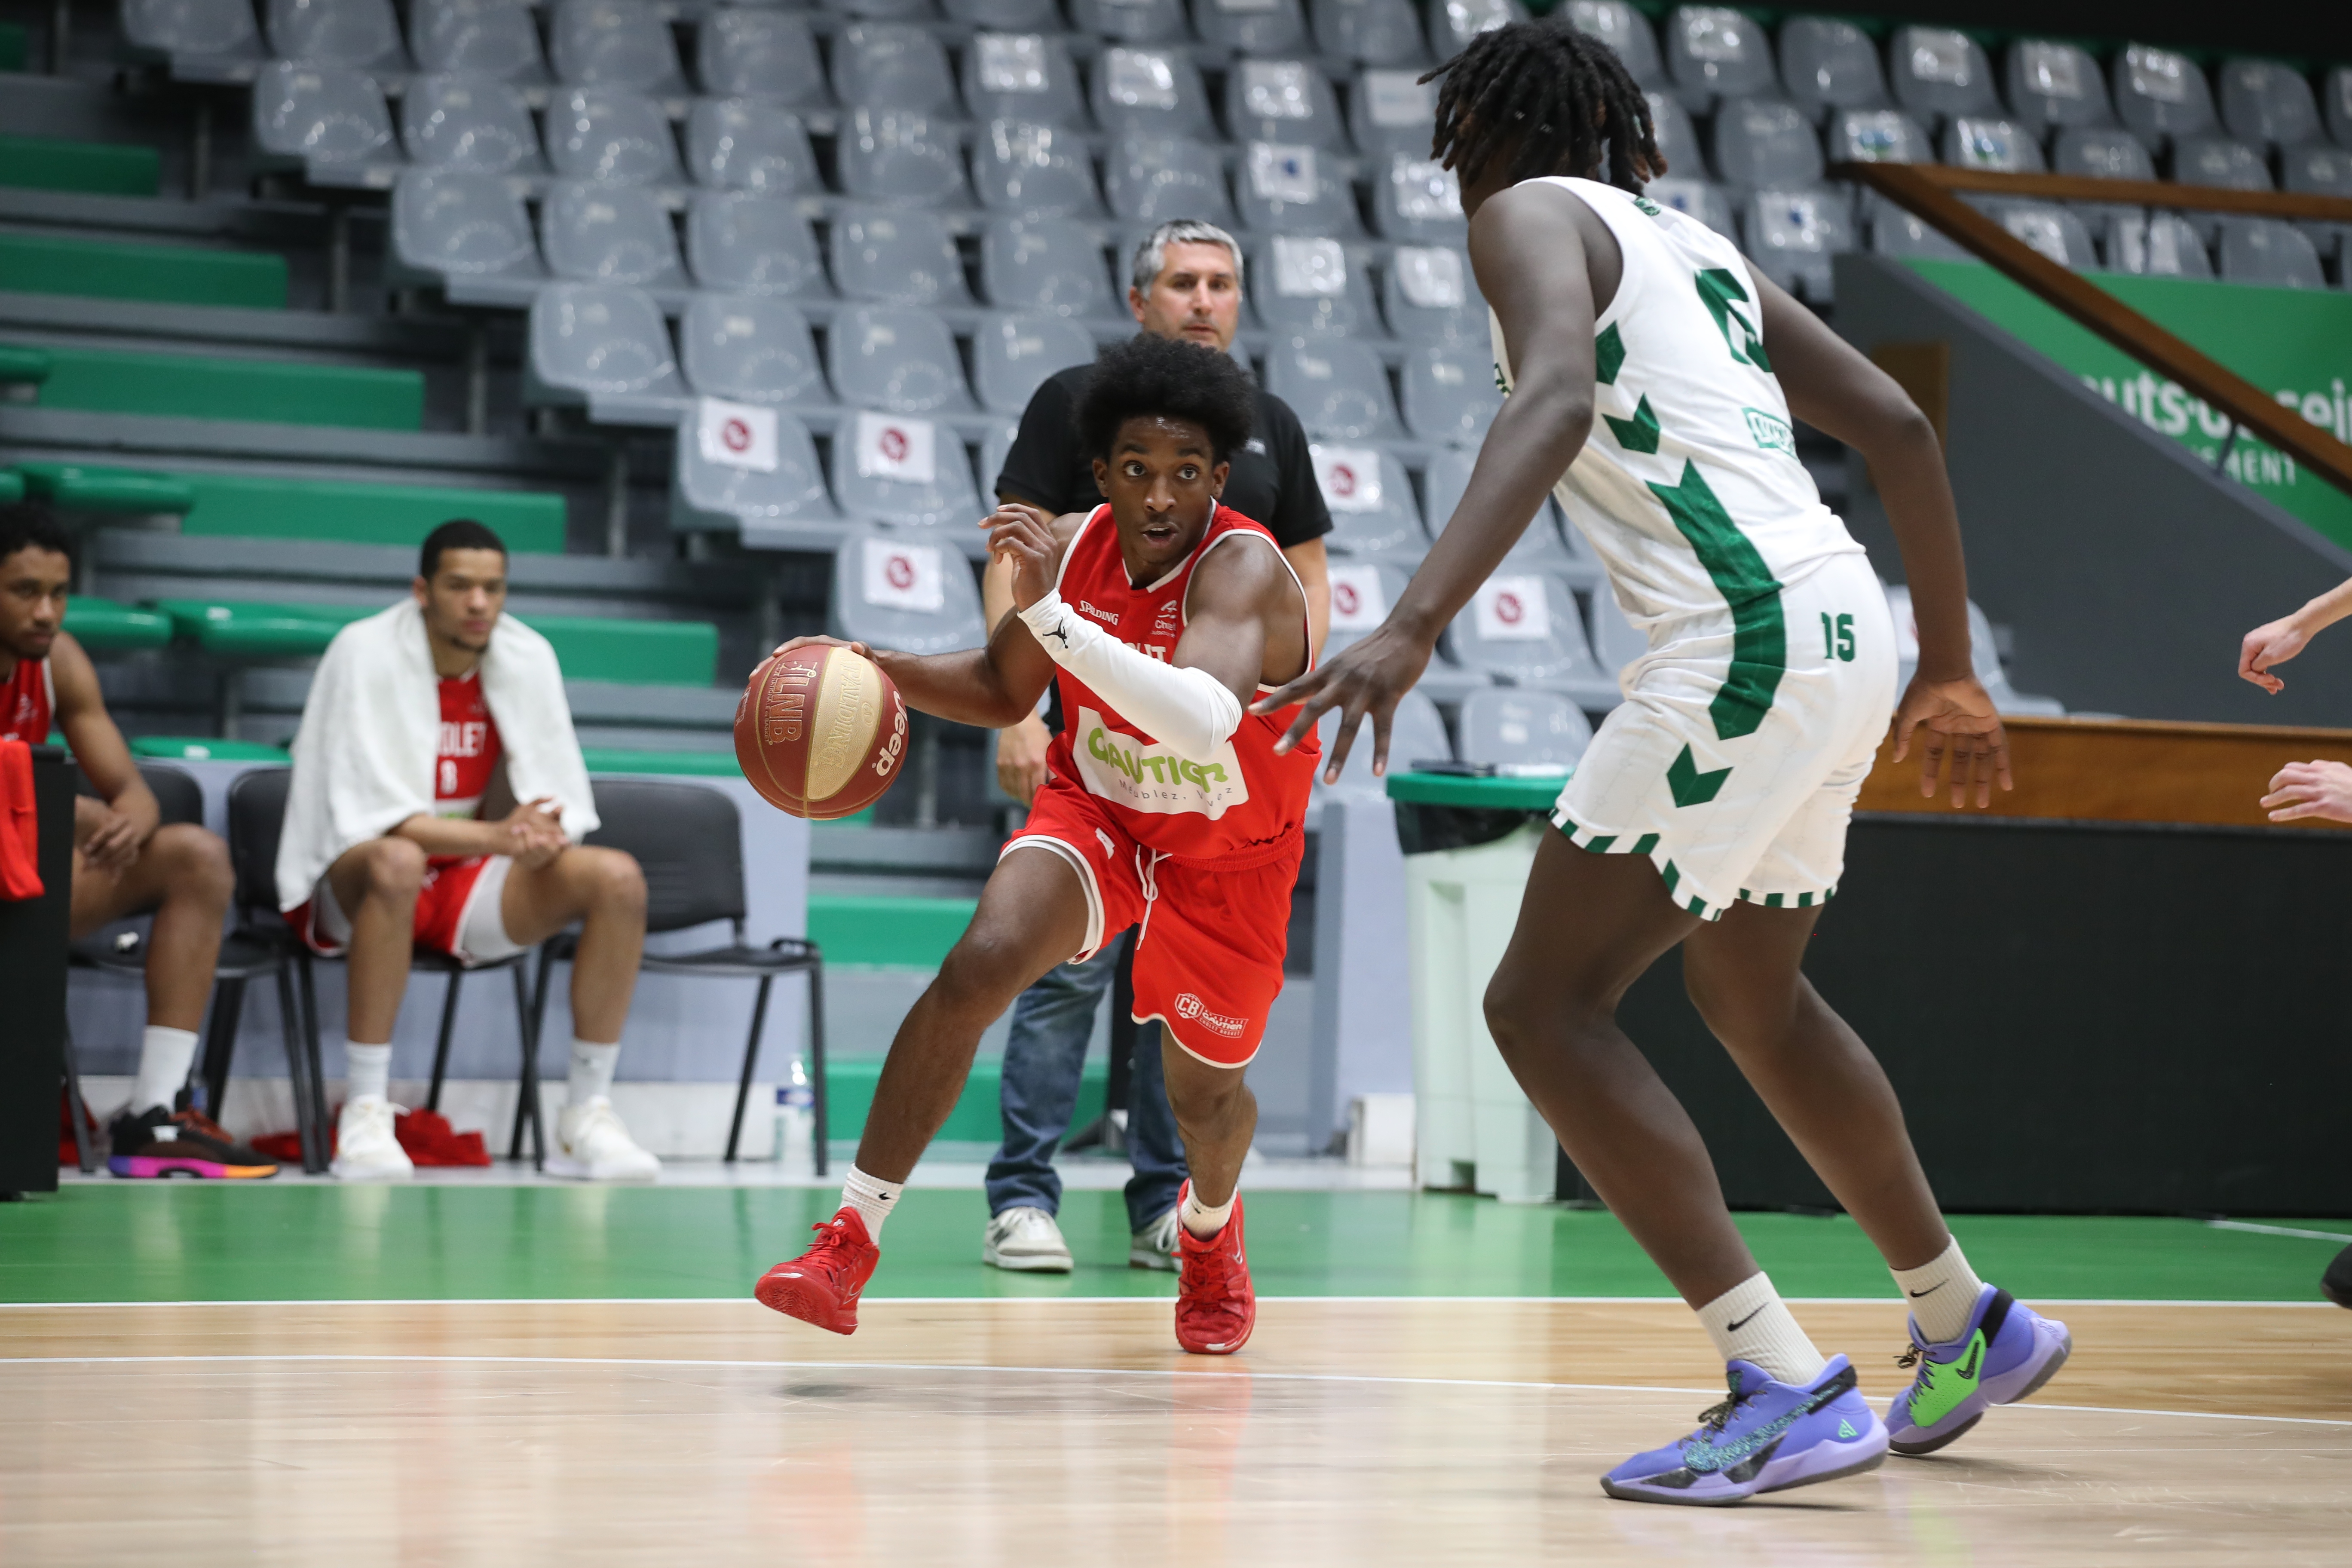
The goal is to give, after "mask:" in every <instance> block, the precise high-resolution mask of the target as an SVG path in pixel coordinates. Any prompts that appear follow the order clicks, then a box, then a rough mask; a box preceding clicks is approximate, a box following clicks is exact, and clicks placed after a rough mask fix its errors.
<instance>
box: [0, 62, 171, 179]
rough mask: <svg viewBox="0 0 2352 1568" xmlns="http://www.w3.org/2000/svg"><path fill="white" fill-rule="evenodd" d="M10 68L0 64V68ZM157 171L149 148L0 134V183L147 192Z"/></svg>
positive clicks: (160, 174) (160, 170) (159, 171)
mask: <svg viewBox="0 0 2352 1568" xmlns="http://www.w3.org/2000/svg"><path fill="white" fill-rule="evenodd" d="M5 47H6V46H5V43H0V55H5ZM5 69H11V67H9V66H6V65H5V64H0V70H5ZM162 184H163V160H162V159H161V158H160V157H158V156H157V155H156V153H155V149H154V148H152V147H139V146H130V145H125V144H123V143H121V142H67V141H63V140H60V139H58V138H56V137H49V136H0V185H16V186H18V187H20V188H22V189H26V190H35V191H80V192H83V193H85V194H87V195H96V196H152V195H154V194H155V193H156V191H157V190H159V189H160V188H161V187H162Z"/></svg>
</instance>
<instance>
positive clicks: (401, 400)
mask: <svg viewBox="0 0 2352 1568" xmlns="http://www.w3.org/2000/svg"><path fill="white" fill-rule="evenodd" d="M5 156H6V153H5V150H0V158H5ZM25 355H38V356H39V358H40V362H41V363H39V364H38V365H37V366H36V365H34V364H33V363H31V362H30V361H26V371H27V372H28V373H29V372H30V371H31V370H34V369H38V370H39V371H40V373H41V374H13V371H12V367H13V366H14V365H15V363H16V361H17V359H18V357H19V356H25ZM10 380H17V381H37V382H40V383H41V388H40V393H39V395H38V396H37V398H36V399H35V401H36V402H37V404H38V405H40V406H41V407H43V408H72V409H80V410H84V411H87V412H89V413H93V414H145V415H162V416H181V417H185V418H192V419H252V420H265V421H269V422H272V423H277V424H284V425H334V426H347V427H352V428H357V429H367V430H421V429H423V428H424V427H425V377H424V375H423V374H421V373H419V372H416V371H413V370H378V369H372V368H366V367H360V366H352V365H334V364H300V363H285V362H277V361H269V360H249V359H211V358H205V357H203V356H200V355H195V354H158V353H107V352H100V351H96V350H89V349H79V348H60V349H49V350H39V349H14V348H9V347H6V346H5V345H0V381H10Z"/></svg>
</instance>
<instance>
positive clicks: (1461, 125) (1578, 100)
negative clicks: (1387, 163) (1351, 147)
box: [1422, 21, 1666, 193]
mask: <svg viewBox="0 0 2352 1568" xmlns="http://www.w3.org/2000/svg"><path fill="white" fill-rule="evenodd" d="M1440 77H1443V78H1444V79H1445V85H1444V87H1442V88H1440V89H1438V94H1437V129H1436V133H1435V134H1434V135H1433V137H1432V138H1431V139H1430V147H1429V153H1430V156H1431V157H1433V158H1437V159H1441V160H1443V161H1444V163H1446V164H1447V165H1448V166H1450V167H1451V168H1452V169H1453V170H1454V173H1455V174H1456V175H1457V177H1459V178H1460V180H1461V182H1462V183H1463V184H1465V185H1467V184H1472V183H1474V182H1475V181H1476V180H1477V179H1478V177H1479V175H1480V174H1483V173H1484V172H1485V170H1486V164H1487V162H1488V161H1489V160H1490V159H1493V158H1495V157H1496V156H1497V155H1499V154H1502V153H1509V154H1510V158H1511V163H1510V173H1511V178H1512V179H1513V180H1514V181H1518V180H1531V179H1534V178H1536V177H1537V176H1538V175H1542V174H1575V175H1580V176H1581V175H1586V174H1590V173H1591V171H1592V170H1593V169H1595V168H1596V167H1599V166H1600V165H1601V161H1602V156H1603V154H1604V153H1606V155H1607V160H1608V170H1607V177H1608V181H1609V183H1610V184H1612V185H1615V186H1616V187H1618V188H1619V189H1620V190H1626V191H1633V192H1636V193H1638V192H1639V191H1640V190H1641V188H1642V184H1643V181H1645V180H1654V179H1656V178H1657V177H1658V176H1659V175H1661V174H1664V173H1665V172H1666V160H1665V158H1664V155H1663V154H1661V153H1659V151H1658V143H1657V139H1656V135H1655V133H1654V131H1653V129H1652V127H1651V124H1650V105H1649V102H1648V100H1646V99H1644V98H1643V96H1642V89H1641V88H1640V87H1639V86H1638V85H1636V84H1635V82H1634V80H1633V75H1632V73H1631V72H1629V71H1627V70H1626V68H1625V62H1624V61H1622V60H1621V59H1619V58H1617V51H1616V50H1614V49H1612V48H1611V47H1609V46H1608V45H1607V44H1604V43H1602V42H1601V40H1600V39H1598V38H1596V37H1592V36H1591V35H1590V34H1588V33H1580V32H1578V31H1577V30H1576V29H1575V28H1574V27H1571V26H1569V25H1568V24H1567V23H1565V22H1561V21H1544V22H1515V23H1513V24H1511V25H1510V26H1507V27H1497V28H1496V29H1495V30H1494V31H1493V32H1490V33H1481V34H1479V35H1478V36H1477V37H1475V38H1473V39H1471V40H1470V46H1469V47H1467V48H1465V49H1464V50H1463V51H1462V52H1461V53H1460V54H1458V55H1456V56H1454V58H1452V59H1450V60H1448V61H1446V62H1445V63H1444V65H1442V66H1440V67H1438V68H1436V69H1435V70H1433V71H1431V72H1430V73H1429V74H1428V75H1427V76H1424V77H1423V78H1422V80H1423V81H1434V80H1436V79H1438V78H1440Z"/></svg>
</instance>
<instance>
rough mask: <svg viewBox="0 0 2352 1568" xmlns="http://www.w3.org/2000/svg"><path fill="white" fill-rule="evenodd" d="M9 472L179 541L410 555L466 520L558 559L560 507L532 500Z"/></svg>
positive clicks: (407, 489)
mask: <svg viewBox="0 0 2352 1568" xmlns="http://www.w3.org/2000/svg"><path fill="white" fill-rule="evenodd" d="M17 472H19V473H21V474H22V475H23V476H24V479H25V486H26V489H29V490H30V491H31V492H32V493H33V494H35V495H37V496H40V497H42V498H43V499H45V500H48V501H50V502H51V503H52V504H54V505H56V506H58V508H60V509H62V510H69V511H112V512H136V513H141V514H145V515H154V514H159V513H160V514H164V515H171V516H178V517H180V519H181V523H180V531H181V532H182V533H184V534H190V535H203V536H205V537H212V538H220V537H242V538H258V539H320V540H329V541H332V542H336V543H339V544H397V545H401V546H404V547H405V548H409V549H414V548H415V546H417V545H419V544H422V543H423V542H425V535H426V534H428V533H430V532H432V531H433V530H434V529H436V528H437V527H439V526H440V525H441V524H442V523H445V522H446V521H449V520H450V519H451V518H453V517H470V518H473V519H475V520H476V521H480V522H482V523H485V524H487V525H488V526H489V527H490V528H492V529H494V530H496V531H497V532H498V535H499V538H501V539H503V540H505V541H506V542H507V548H508V549H509V550H513V551H516V552H521V553H525V554H538V555H559V554H562V552H563V531H564V510H563V498H562V496H560V495H549V494H544V493H541V492H539V491H535V490H471V489H448V488H446V487H443V486H438V485H377V484H362V483H357V482H352V481H347V480H340V479H281V478H278V477H277V476H275V475H267V474H169V473H158V472H155V471H153V470H152V469H143V468H97V467H90V466H87V465H83V464H78V463H20V464H18V465H17Z"/></svg>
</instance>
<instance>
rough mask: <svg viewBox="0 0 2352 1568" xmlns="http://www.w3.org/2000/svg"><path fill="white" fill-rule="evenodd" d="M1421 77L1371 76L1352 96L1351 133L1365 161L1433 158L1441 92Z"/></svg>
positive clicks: (1391, 73)
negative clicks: (1431, 143) (1431, 150)
mask: <svg viewBox="0 0 2352 1568" xmlns="http://www.w3.org/2000/svg"><path fill="white" fill-rule="evenodd" d="M1419 76H1420V73H1419V72H1418V71H1409V70H1402V71H1400V70H1368V71H1365V72H1364V73H1363V74H1362V75H1360V76H1359V77H1357V78H1356V83H1355V87H1354V88H1353V89H1352V90H1350V91H1349V94H1348V132H1349V135H1350V136H1352V137H1353V138H1354V139H1355V142H1356V146H1357V148H1358V149H1359V150H1360V151H1361V152H1362V153H1363V154H1364V156H1365V157H1367V158H1370V159H1374V160H1377V161H1379V162H1381V163H1385V162H1386V161H1387V160H1389V159H1390V158H1392V157H1395V156H1397V155H1398V154H1400V153H1402V155H1404V156H1405V157H1408V158H1426V157H1428V156H1429V140H1430V136H1431V135H1432V133H1433V132H1434V131H1435V130H1436V128H1437V88H1436V85H1435V84H1434V83H1432V82H1424V81H1421V80H1419V79H1418V78H1419Z"/></svg>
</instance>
